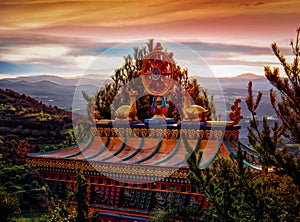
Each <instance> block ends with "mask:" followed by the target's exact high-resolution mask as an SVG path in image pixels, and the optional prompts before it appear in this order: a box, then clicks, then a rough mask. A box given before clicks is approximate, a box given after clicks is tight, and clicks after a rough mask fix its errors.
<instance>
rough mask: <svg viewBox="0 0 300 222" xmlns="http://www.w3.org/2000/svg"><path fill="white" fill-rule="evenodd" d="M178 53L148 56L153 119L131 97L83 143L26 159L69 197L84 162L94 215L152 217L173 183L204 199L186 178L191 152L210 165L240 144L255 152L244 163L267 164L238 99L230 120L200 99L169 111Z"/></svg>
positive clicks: (186, 195)
mask: <svg viewBox="0 0 300 222" xmlns="http://www.w3.org/2000/svg"><path fill="white" fill-rule="evenodd" d="M171 57H172V55H170V54H167V53H165V52H163V51H162V50H161V48H159V47H158V48H156V49H154V50H153V51H152V52H151V53H149V54H148V55H147V57H145V59H144V62H143V66H142V73H141V76H142V77H143V76H144V77H143V79H142V82H143V84H144V85H145V86H146V89H147V92H148V93H149V94H152V95H154V97H153V101H151V102H152V106H151V109H152V110H151V112H152V114H153V118H151V119H145V120H143V121H141V120H139V119H138V118H137V115H136V110H135V105H133V104H132V101H131V102H130V103H131V104H130V106H128V108H129V109H128V110H129V111H127V113H126V112H125V111H124V110H125V108H126V107H120V109H119V110H118V111H117V112H116V115H115V118H114V119H106V120H99V121H95V123H94V124H92V125H91V127H90V128H89V136H88V137H87V138H86V139H85V140H83V141H81V142H80V143H79V144H78V145H75V146H72V147H67V148H64V149H61V150H58V151H52V152H47V153H30V154H29V155H28V158H27V164H30V165H31V166H33V167H36V168H37V169H38V171H39V173H40V175H41V177H42V178H43V179H44V181H45V182H46V183H47V184H48V185H49V187H51V189H52V190H53V191H54V193H56V194H57V195H59V196H61V197H62V198H63V195H64V190H66V189H72V190H75V188H76V183H75V177H76V169H77V168H80V169H82V170H83V173H84V176H85V177H86V179H87V180H88V183H89V187H88V191H89V207H90V209H92V210H93V211H95V212H98V213H97V214H95V215H96V217H95V218H94V219H95V221H123V222H126V221H150V218H151V215H152V214H151V213H152V212H153V211H154V210H155V209H156V208H161V209H163V208H164V207H165V206H166V202H167V197H168V194H169V193H170V192H171V188H174V189H175V190H176V191H177V193H178V198H179V199H180V200H181V201H182V203H183V204H186V205H187V204H189V203H197V204H199V205H203V206H205V203H206V200H205V199H204V198H203V197H202V195H201V191H199V190H195V188H194V187H193V185H192V184H190V183H189V181H188V180H187V176H188V173H189V169H188V164H187V158H188V157H189V155H190V154H191V152H195V153H196V154H199V153H200V152H202V153H203V156H202V159H201V162H200V166H199V167H200V168H205V167H207V166H209V164H210V163H211V162H212V161H213V160H214V159H215V158H216V157H217V156H218V155H228V156H229V155H233V156H235V155H236V153H237V150H238V149H239V148H240V149H242V150H243V151H244V152H245V153H246V154H247V155H248V156H250V157H251V158H252V159H254V161H251V162H250V161H249V162H248V161H246V160H245V161H244V163H245V165H247V166H248V167H251V168H252V169H253V170H257V171H260V170H261V167H260V166H259V165H257V164H255V158H258V157H257V156H258V153H257V151H255V150H253V149H251V148H250V147H248V146H246V145H245V144H243V143H241V142H240V141H239V129H240V126H239V125H238V123H239V120H240V118H241V116H240V112H238V111H239V109H240V107H239V106H238V103H239V102H240V100H239V99H237V100H236V101H235V102H234V104H233V105H232V110H231V112H230V115H229V117H230V118H229V119H230V120H229V121H212V120H206V119H205V117H204V116H203V115H200V114H201V113H205V112H206V110H205V108H203V107H200V106H196V105H193V106H191V105H189V106H188V107H186V106H183V110H182V112H181V113H182V118H181V121H177V122H174V121H172V120H170V119H169V118H165V116H164V115H165V113H166V109H165V107H167V106H166V99H165V98H164V96H165V95H166V94H167V93H168V90H170V88H172V87H174V84H172V79H174V75H173V74H174V70H173V65H172V63H173V61H172V58H171ZM149 61H150V62H149ZM160 84H162V87H160ZM158 86H159V87H158ZM130 95H132V96H134V95H135V92H131V94H130ZM133 102H134V101H133ZM121 108H122V109H121ZM122 110H123V111H122ZM195 220H197V218H196V219H195Z"/></svg>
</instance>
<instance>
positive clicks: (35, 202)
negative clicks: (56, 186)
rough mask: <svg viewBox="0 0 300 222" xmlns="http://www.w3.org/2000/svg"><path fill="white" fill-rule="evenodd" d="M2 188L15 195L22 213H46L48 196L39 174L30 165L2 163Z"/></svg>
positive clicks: (0, 164)
mask: <svg viewBox="0 0 300 222" xmlns="http://www.w3.org/2000/svg"><path fill="white" fill-rule="evenodd" d="M0 188H1V190H4V191H7V192H9V193H15V194H16V195H17V197H18V199H19V201H20V209H21V210H22V212H25V211H32V212H33V211H35V212H40V213H42V212H46V211H47V210H48V203H49V202H48V196H47V194H46V192H45V187H44V186H43V184H42V181H41V179H40V177H39V175H38V173H37V172H35V171H34V170H33V169H32V168H31V166H29V165H26V164H24V165H14V164H11V163H5V162H1V163H0Z"/></svg>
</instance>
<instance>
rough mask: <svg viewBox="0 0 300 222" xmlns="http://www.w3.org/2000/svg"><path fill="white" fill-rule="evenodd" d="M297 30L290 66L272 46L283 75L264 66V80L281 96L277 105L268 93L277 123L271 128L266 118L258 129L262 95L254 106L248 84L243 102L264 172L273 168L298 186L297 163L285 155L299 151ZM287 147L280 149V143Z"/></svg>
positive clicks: (299, 44) (299, 163)
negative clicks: (249, 117)
mask: <svg viewBox="0 0 300 222" xmlns="http://www.w3.org/2000/svg"><path fill="white" fill-rule="evenodd" d="M299 33H300V28H298V30H297V35H296V41H295V43H294V42H293V41H291V48H292V52H293V54H294V56H295V58H294V60H293V62H292V63H291V64H289V63H288V62H287V61H286V58H285V56H284V55H283V54H281V52H280V50H279V48H278V46H277V44H276V43H273V44H272V49H273V52H274V54H275V56H276V57H277V58H278V60H279V61H280V63H281V65H282V67H283V69H284V72H285V75H282V76H281V75H280V69H279V68H278V67H276V68H274V69H273V70H272V69H271V68H270V67H269V66H265V76H266V78H267V79H268V80H269V82H270V83H271V84H272V85H273V86H275V88H276V90H277V92H278V93H279V94H280V97H281V100H280V101H278V98H277V95H276V91H275V90H274V89H271V90H270V101H271V104H272V106H273V108H274V110H275V112H276V114H277V116H278V118H279V119H280V122H275V123H274V125H273V127H271V126H270V125H269V123H268V121H267V118H266V117H265V118H263V125H262V127H260V126H259V120H258V118H257V115H256V112H255V110H256V108H257V107H258V105H259V102H260V98H261V96H262V93H261V92H259V94H258V96H257V99H256V101H255V102H254V98H253V93H252V83H251V82H249V87H248V89H249V96H248V97H247V99H246V103H247V105H248V109H249V111H250V112H251V114H252V119H251V121H250V126H249V134H248V138H249V142H250V144H251V145H252V146H253V147H254V148H256V149H257V150H258V152H259V153H260V154H261V160H262V164H263V165H264V167H265V170H266V171H267V170H268V169H269V168H270V167H275V170H276V172H277V173H280V174H282V173H284V174H287V175H289V176H290V177H291V178H293V180H294V182H295V183H296V184H297V185H298V186H299V185H300V159H299V158H297V157H296V156H295V155H293V154H292V153H291V152H287V151H288V149H289V147H291V146H292V147H293V148H295V149H298V152H299V150H300V66H299V55H300V42H299ZM284 138H285V140H288V141H285V143H290V144H288V145H286V146H285V147H283V149H280V148H282V147H279V143H281V142H283V139H284Z"/></svg>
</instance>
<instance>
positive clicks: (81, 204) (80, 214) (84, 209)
mask: <svg viewBox="0 0 300 222" xmlns="http://www.w3.org/2000/svg"><path fill="white" fill-rule="evenodd" d="M87 194H88V183H87V180H86V178H85V177H84V175H83V172H82V170H81V169H78V170H77V176H76V191H75V196H74V200H75V201H76V202H77V209H76V211H77V221H80V222H85V221H88V219H87V218H88V214H89V207H88V204H87V202H88V195H87Z"/></svg>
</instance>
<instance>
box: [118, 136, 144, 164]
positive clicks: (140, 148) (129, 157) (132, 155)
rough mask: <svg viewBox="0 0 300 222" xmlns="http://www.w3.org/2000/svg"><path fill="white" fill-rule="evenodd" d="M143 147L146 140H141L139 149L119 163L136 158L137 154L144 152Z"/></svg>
mask: <svg viewBox="0 0 300 222" xmlns="http://www.w3.org/2000/svg"><path fill="white" fill-rule="evenodd" d="M143 145H144V138H141V141H140V144H139V146H138V148H137V149H136V150H135V151H134V152H133V153H132V154H130V155H129V156H127V157H124V158H122V159H121V160H119V161H118V162H122V161H126V160H129V159H131V158H132V157H134V156H135V155H136V154H138V152H140V151H141V150H142V147H143Z"/></svg>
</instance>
